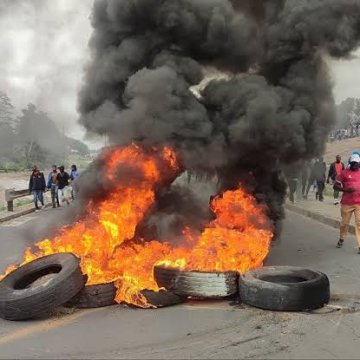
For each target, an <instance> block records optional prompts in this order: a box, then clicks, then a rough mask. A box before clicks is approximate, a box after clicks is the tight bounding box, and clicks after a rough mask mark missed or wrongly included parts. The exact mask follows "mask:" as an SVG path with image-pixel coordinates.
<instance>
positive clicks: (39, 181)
mask: <svg viewBox="0 0 360 360" xmlns="http://www.w3.org/2000/svg"><path fill="white" fill-rule="evenodd" d="M45 188H46V183H45V177H44V173H42V172H41V171H39V169H38V167H37V166H36V165H35V166H34V167H33V171H32V173H31V175H30V180H29V192H30V193H32V194H33V196H34V204H35V209H36V210H40V208H39V206H38V201H40V203H41V208H42V207H43V206H44V191H45Z"/></svg>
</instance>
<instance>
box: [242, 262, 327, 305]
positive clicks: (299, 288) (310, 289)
mask: <svg viewBox="0 0 360 360" xmlns="http://www.w3.org/2000/svg"><path fill="white" fill-rule="evenodd" d="M239 294H240V300H241V301H242V302H243V303H244V304H247V305H251V306H254V307H257V308H260V309H265V310H276V311H304V310H314V309H318V308H321V307H323V306H324V305H325V304H327V303H328V302H329V299H330V284H329V279H328V277H327V276H326V275H325V274H323V273H321V272H319V271H313V270H309V269H304V268H299V267H292V266H268V267H263V268H260V269H255V270H251V271H249V272H247V273H245V274H244V275H240V278H239Z"/></svg>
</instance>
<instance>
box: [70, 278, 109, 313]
mask: <svg viewBox="0 0 360 360" xmlns="http://www.w3.org/2000/svg"><path fill="white" fill-rule="evenodd" d="M115 296H116V287H115V285H114V283H113V282H112V283H107V284H98V285H89V286H85V287H84V288H83V289H82V290H81V291H80V292H79V293H78V294H77V295H76V296H75V297H74V298H72V299H71V300H70V301H69V302H68V303H66V304H65V306H66V307H75V308H78V309H90V308H98V307H105V306H110V305H115V304H116V301H115Z"/></svg>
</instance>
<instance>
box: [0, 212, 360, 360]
mask: <svg viewBox="0 0 360 360" xmlns="http://www.w3.org/2000/svg"><path fill="white" fill-rule="evenodd" d="M45 211H46V212H47V213H46V216H44V214H45V213H44V212H43V213H41V212H40V213H37V214H33V215H30V216H28V217H27V218H26V219H24V218H22V219H18V220H15V221H13V222H11V223H7V224H6V225H1V227H0V254H1V255H0V270H3V269H4V268H5V266H6V264H7V263H9V262H16V261H19V259H20V254H21V252H22V250H23V249H24V247H25V246H26V245H27V244H29V243H30V242H31V241H32V240H31V239H32V238H33V237H37V236H42V235H44V234H46V233H49V227H48V226H47V225H45V224H48V222H49V221H51V220H53V219H55V218H56V211H57V210H45ZM59 211H61V210H59ZM337 237H338V236H337V231H336V230H334V229H331V228H329V227H326V226H324V225H321V224H319V223H316V222H313V221H312V220H309V219H306V218H303V217H301V216H299V215H295V214H292V213H288V216H287V219H286V221H285V226H284V232H283V236H282V241H281V242H280V244H279V245H277V246H276V247H273V248H272V252H271V255H270V257H269V259H268V264H277V265H287V264H290V265H301V266H308V267H310V268H314V269H318V270H321V271H323V272H325V273H327V274H328V276H329V278H330V281H331V286H332V297H333V299H334V300H333V303H334V304H340V305H345V304H348V303H353V302H354V301H356V300H359V298H360V296H359V295H360V280H359V279H360V277H359V275H360V266H359V262H360V255H357V254H356V245H355V240H354V238H353V237H350V238H349V241H348V243H347V244H346V245H345V247H344V248H343V249H336V248H335V246H334V245H335V243H336V241H337ZM325 310H326V311H324V313H321V311H320V313H316V314H309V313H276V312H269V311H261V310H258V309H255V308H250V307H245V306H239V305H238V306H232V305H230V304H229V303H228V302H226V301H220V302H214V301H212V302H210V301H208V302H189V303H186V304H184V305H180V306H176V307H171V308H165V309H160V310H136V309H129V308H124V307H121V306H118V305H116V306H112V307H108V308H102V309H94V310H81V311H77V310H75V311H74V310H59V311H58V312H57V313H56V316H54V317H52V318H47V319H43V320H37V321H27V322H8V321H4V320H0V359H9V358H18V359H22V358H36V359H38V358H39V359H41V358H43V359H45V358H46V359H52V358H57V359H59V358H102V359H104V358H107V359H111V358H133V359H135V358H139V359H150V358H155V359H162V358H164V359H165V358H166V359H168V358H174V359H184V358H202V359H204V358H214V359H215V358H216V359H219V358H227V359H228V358H284V359H285V358H309V359H314V358H326V359H329V358H334V359H335V358H358V357H359V353H360V313H357V312H354V313H350V314H349V313H346V311H345V310H344V311H337V312H332V311H331V309H325Z"/></svg>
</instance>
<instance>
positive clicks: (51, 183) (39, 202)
mask: <svg viewBox="0 0 360 360" xmlns="http://www.w3.org/2000/svg"><path fill="white" fill-rule="evenodd" d="M79 175H80V173H79V171H78V169H77V166H76V165H75V164H74V165H72V166H71V169H70V171H69V172H67V171H65V167H64V166H63V165H61V166H59V167H57V166H56V165H53V166H52V168H51V171H50V172H49V174H48V176H47V179H45V175H44V173H43V172H41V171H40V170H39V168H38V167H37V166H36V165H35V166H34V167H33V170H32V173H31V175H30V180H29V191H30V193H31V194H32V195H33V197H34V205H35V210H41V209H42V208H43V207H44V205H45V203H44V193H45V191H46V190H48V191H50V192H51V203H52V207H53V208H56V207H60V206H61V205H63V204H67V205H70V202H71V201H72V200H74V199H75V196H76V191H77V188H76V179H77V178H78V177H79Z"/></svg>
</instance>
